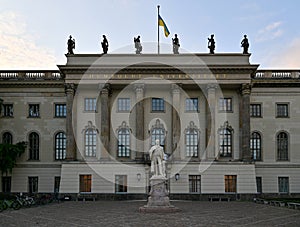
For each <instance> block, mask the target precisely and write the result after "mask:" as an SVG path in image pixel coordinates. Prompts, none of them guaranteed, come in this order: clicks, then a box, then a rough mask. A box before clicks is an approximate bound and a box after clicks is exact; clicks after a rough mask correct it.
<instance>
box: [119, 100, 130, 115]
mask: <svg viewBox="0 0 300 227" xmlns="http://www.w3.org/2000/svg"><path fill="white" fill-rule="evenodd" d="M129 111H130V98H119V99H118V112H129Z"/></svg>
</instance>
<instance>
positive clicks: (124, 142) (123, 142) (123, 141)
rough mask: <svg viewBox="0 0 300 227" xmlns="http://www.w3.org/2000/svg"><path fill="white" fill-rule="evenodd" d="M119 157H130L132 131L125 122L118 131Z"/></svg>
mask: <svg viewBox="0 0 300 227" xmlns="http://www.w3.org/2000/svg"><path fill="white" fill-rule="evenodd" d="M118 157H130V130H129V127H128V126H127V125H126V122H125V121H123V122H122V125H121V126H120V127H119V129H118Z"/></svg>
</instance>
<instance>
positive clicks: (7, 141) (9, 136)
mask: <svg viewBox="0 0 300 227" xmlns="http://www.w3.org/2000/svg"><path fill="white" fill-rule="evenodd" d="M2 143H4V144H12V143H13V137H12V134H11V133H10V132H5V133H3V135H2Z"/></svg>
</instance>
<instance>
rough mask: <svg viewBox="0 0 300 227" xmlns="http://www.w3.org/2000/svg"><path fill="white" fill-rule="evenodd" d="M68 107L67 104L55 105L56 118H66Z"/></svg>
mask: <svg viewBox="0 0 300 227" xmlns="http://www.w3.org/2000/svg"><path fill="white" fill-rule="evenodd" d="M66 116H67V107H66V104H55V117H66Z"/></svg>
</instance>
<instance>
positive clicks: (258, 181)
mask: <svg viewBox="0 0 300 227" xmlns="http://www.w3.org/2000/svg"><path fill="white" fill-rule="evenodd" d="M256 188H257V193H262V178H261V177H256Z"/></svg>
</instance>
